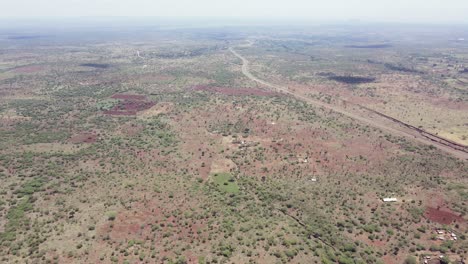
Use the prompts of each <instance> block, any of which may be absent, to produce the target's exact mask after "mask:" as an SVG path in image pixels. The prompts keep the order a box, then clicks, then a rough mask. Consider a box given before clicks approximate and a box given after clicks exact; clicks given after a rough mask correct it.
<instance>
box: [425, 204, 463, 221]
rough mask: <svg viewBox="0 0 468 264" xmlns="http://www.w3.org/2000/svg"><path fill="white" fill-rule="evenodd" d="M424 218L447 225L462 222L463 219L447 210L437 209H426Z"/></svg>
mask: <svg viewBox="0 0 468 264" xmlns="http://www.w3.org/2000/svg"><path fill="white" fill-rule="evenodd" d="M425 216H426V218H427V219H429V220H431V221H434V222H437V223H439V224H443V225H448V224H451V223H453V222H463V221H464V219H463V218H462V217H461V216H459V215H456V214H455V213H453V212H451V211H450V210H449V209H437V208H434V207H427V208H426V212H425Z"/></svg>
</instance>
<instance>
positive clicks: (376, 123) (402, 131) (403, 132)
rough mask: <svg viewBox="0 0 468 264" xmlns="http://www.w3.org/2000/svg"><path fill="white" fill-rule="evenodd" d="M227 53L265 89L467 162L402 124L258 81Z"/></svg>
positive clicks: (451, 149)
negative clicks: (361, 113) (360, 113)
mask: <svg viewBox="0 0 468 264" xmlns="http://www.w3.org/2000/svg"><path fill="white" fill-rule="evenodd" d="M229 51H230V52H231V53H232V54H234V55H235V56H236V57H238V58H239V59H241V60H242V73H243V74H244V75H245V76H246V77H247V78H249V79H251V80H252V81H255V82H257V83H259V84H261V85H263V86H266V87H268V88H270V89H274V90H275V91H277V92H279V93H283V94H288V95H291V96H293V97H295V98H298V99H300V100H302V101H305V102H308V103H310V104H312V105H315V106H318V107H323V108H325V109H329V110H332V111H335V112H338V113H340V114H342V115H344V116H347V117H350V118H353V119H355V120H358V121H360V122H362V123H365V124H368V125H370V126H373V127H376V128H379V129H381V130H384V131H387V132H390V133H392V134H394V135H398V136H403V137H406V138H410V139H412V140H416V141H418V142H420V143H423V144H428V145H432V146H434V147H437V148H438V149H440V150H442V151H445V152H447V153H450V154H452V155H453V156H455V157H458V158H460V159H463V160H468V152H466V150H464V149H463V148H462V149H457V148H454V147H452V146H450V145H447V143H446V142H443V143H440V142H437V141H434V140H431V139H429V138H428V137H427V136H424V135H422V134H421V133H420V132H418V131H415V130H414V129H411V128H409V127H407V126H402V125H401V123H402V122H400V124H399V123H396V122H393V124H392V125H391V126H390V125H388V124H387V123H388V122H389V120H390V119H386V118H384V119H385V120H383V119H382V116H379V115H377V114H375V113H372V112H371V111H368V113H365V114H366V115H365V116H364V115H359V114H357V113H353V112H350V111H348V110H347V109H343V108H341V107H339V106H336V105H331V104H327V103H324V102H322V101H319V100H315V99H313V98H310V97H307V96H304V95H300V94H297V93H294V92H291V91H289V90H288V88H287V87H283V86H281V85H276V84H272V83H269V82H267V81H264V80H262V79H259V78H258V77H256V76H255V75H253V74H252V73H251V72H250V68H249V61H248V60H247V59H246V58H245V57H243V56H242V55H240V54H239V53H238V52H237V51H235V50H234V48H232V47H230V48H229ZM358 107H360V106H358ZM361 108H362V109H360V110H361V111H362V110H365V108H363V107H361ZM390 121H392V120H390Z"/></svg>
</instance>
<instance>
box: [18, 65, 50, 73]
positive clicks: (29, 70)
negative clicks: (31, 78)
mask: <svg viewBox="0 0 468 264" xmlns="http://www.w3.org/2000/svg"><path fill="white" fill-rule="evenodd" d="M43 69H44V67H42V66H24V67H19V68H16V69H14V70H13V71H14V72H18V73H33V72H38V71H42V70H43Z"/></svg>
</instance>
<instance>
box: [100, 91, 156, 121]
mask: <svg viewBox="0 0 468 264" xmlns="http://www.w3.org/2000/svg"><path fill="white" fill-rule="evenodd" d="M112 98H114V99H119V100H122V101H120V102H119V103H118V104H117V105H116V106H114V107H113V108H112V109H111V110H108V111H104V114H106V115H125V116H128V115H136V114H137V112H139V111H143V110H146V109H150V108H151V107H153V106H154V105H155V103H154V102H152V101H147V100H146V96H144V95H135V94H114V95H113V96H112Z"/></svg>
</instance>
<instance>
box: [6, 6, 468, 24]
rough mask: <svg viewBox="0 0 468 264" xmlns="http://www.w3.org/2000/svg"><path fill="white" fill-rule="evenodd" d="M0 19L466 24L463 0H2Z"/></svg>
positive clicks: (466, 11) (467, 10) (467, 11)
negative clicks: (185, 19) (234, 20)
mask: <svg viewBox="0 0 468 264" xmlns="http://www.w3.org/2000/svg"><path fill="white" fill-rule="evenodd" d="M1 2H2V3H1V6H2V8H1V9H0V18H18V19H21V18H53V17H55V18H60V17H168V18H170V17H174V18H175V17H178V18H183V17H191V18H197V17H198V18H226V19H228V18H245V19H253V18H256V19H283V20H308V21H334V20H339V21H346V20H351V21H356V20H357V21H363V22H374V21H375V22H400V23H431V24H434V23H468V15H467V14H468V1H466V0H446V1H439V0H410V1H408V0H327V1H316V0H289V1H279V0H237V1H222V0H198V1H193V0H171V1H169V0H163V1H161V0H156V1H154V0H153V1H151V0H2V1H1Z"/></svg>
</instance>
